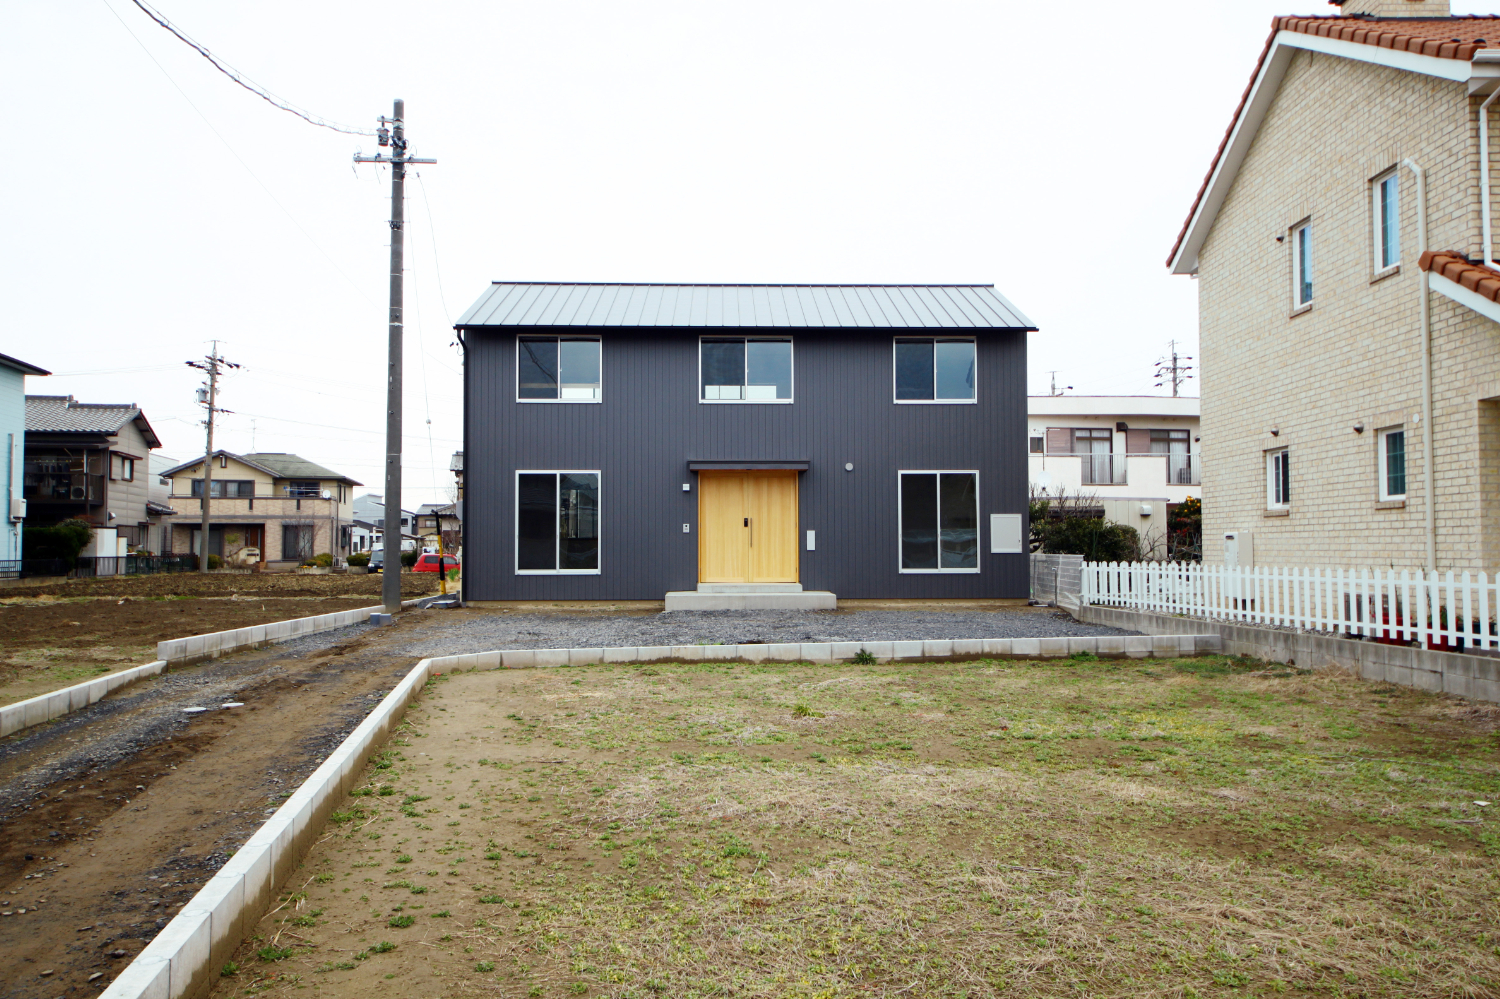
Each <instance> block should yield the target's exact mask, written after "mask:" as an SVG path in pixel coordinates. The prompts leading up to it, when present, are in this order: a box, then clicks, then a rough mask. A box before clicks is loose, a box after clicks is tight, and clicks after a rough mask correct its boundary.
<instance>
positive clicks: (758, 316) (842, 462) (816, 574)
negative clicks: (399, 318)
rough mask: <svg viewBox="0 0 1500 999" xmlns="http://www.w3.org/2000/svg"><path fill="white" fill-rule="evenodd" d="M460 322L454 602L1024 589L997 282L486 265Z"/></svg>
mask: <svg viewBox="0 0 1500 999" xmlns="http://www.w3.org/2000/svg"><path fill="white" fill-rule="evenodd" d="M457 326H458V329H459V331H460V335H461V337H462V339H463V342H464V344H465V357H466V362H465V364H464V393H465V421H464V454H465V456H466V461H465V465H467V464H468V462H467V456H468V455H473V456H474V461H473V464H474V468H472V469H468V468H467V467H466V468H465V477H466V478H467V477H468V473H469V472H471V471H472V472H473V481H472V482H466V484H465V504H464V548H465V567H464V568H465V572H464V598H465V600H476V601H486V600H558V599H563V600H618V599H656V600H660V599H662V598H663V596H664V595H666V594H671V596H670V597H669V598H668V601H667V606H668V607H669V608H673V607H689V606H714V605H715V602H716V601H718V602H719V603H720V605H722V604H724V603H732V604H735V605H738V606H746V605H749V606H767V605H772V606H828V605H829V604H830V603H831V602H832V600H833V599H834V597H833V595H834V594H836V595H837V596H839V597H851V598H856V597H859V598H863V597H873V598H883V597H889V598H915V599H922V598H945V599H951V598H984V597H991V598H993V597H1009V598H1017V597H1025V596H1027V594H1028V575H1027V556H1026V554H1025V545H1024V543H1023V539H1024V537H1025V530H1026V525H1025V517H1026V499H1027V484H1026V448H1025V441H1024V437H1023V429H1024V427H1025V426H1026V333H1027V331H1030V330H1034V329H1035V327H1034V326H1033V325H1032V324H1031V322H1030V321H1029V320H1028V319H1026V317H1025V316H1023V315H1021V314H1020V313H1019V312H1018V311H1016V309H1015V308H1014V307H1013V306H1011V305H1010V303H1008V302H1007V301H1006V300H1005V299H1004V298H1003V297H1002V296H1000V295H999V294H997V293H996V291H995V290H994V288H993V287H991V286H988V285H963V286H956V285H948V286H910V285H906V286H872V285H858V286H855V285H844V286H835V285H800V286H790V285H606V284H499V283H497V284H495V285H493V286H492V287H491V288H490V289H489V290H488V291H487V292H486V293H485V294H484V295H483V296H482V297H481V298H480V299H479V301H478V302H477V303H476V304H475V305H474V306H473V307H472V308H470V309H469V310H468V312H466V313H465V314H464V316H463V318H462V319H460V320H459V322H458V324H457ZM695 588H696V592H695ZM804 588H805V589H804ZM813 591H816V592H813ZM799 594H800V595H799ZM700 598H701V599H700Z"/></svg>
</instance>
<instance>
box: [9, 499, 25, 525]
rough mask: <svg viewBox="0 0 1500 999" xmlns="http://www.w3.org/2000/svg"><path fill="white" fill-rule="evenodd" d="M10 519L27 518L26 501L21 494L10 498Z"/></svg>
mask: <svg viewBox="0 0 1500 999" xmlns="http://www.w3.org/2000/svg"><path fill="white" fill-rule="evenodd" d="M10 519H11V520H12V521H18V520H25V519H26V501H25V500H24V499H22V498H21V497H19V496H12V497H11V498H10Z"/></svg>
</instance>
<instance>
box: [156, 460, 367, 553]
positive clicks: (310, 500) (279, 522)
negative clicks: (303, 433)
mask: <svg viewBox="0 0 1500 999" xmlns="http://www.w3.org/2000/svg"><path fill="white" fill-rule="evenodd" d="M162 476H163V477H164V478H167V479H169V480H171V483H172V492H171V496H170V500H171V503H172V505H173V506H174V507H175V508H176V509H177V511H178V513H177V515H176V516H173V517H171V518H169V519H168V522H169V523H170V524H171V528H172V530H171V548H170V549H169V550H170V551H173V552H187V553H197V552H198V550H199V546H198V538H199V535H200V534H201V532H202V523H203V478H204V476H203V459H202V458H197V459H194V460H193V461H189V462H184V463H183V464H181V465H177V466H176V467H174V468H169V469H167V470H166V471H165V472H163V473H162ZM361 484H362V483H359V482H356V481H354V480H353V479H351V478H349V477H348V476H347V475H340V474H339V473H338V472H335V471H332V470H330V469H327V468H324V467H323V466H322V465H317V464H314V463H313V462H310V461H308V460H307V459H305V458H299V457H298V456H297V455H295V454H264V453H262V454H232V453H230V452H228V451H215V452H214V454H213V476H212V481H211V483H210V485H209V526H208V551H209V554H210V555H218V556H220V557H221V558H224V559H226V560H229V561H235V560H236V556H237V555H239V553H240V551H241V550H242V549H245V548H255V549H258V550H259V551H260V559H261V561H263V562H266V563H268V564H269V565H271V566H272V567H275V568H284V567H287V566H291V565H296V564H297V563H299V562H301V561H302V560H304V559H308V558H312V557H313V556H315V555H321V554H324V553H328V554H331V555H333V557H334V560H335V561H338V560H341V559H344V558H346V557H348V555H349V551H350V535H351V533H352V532H351V527H352V522H353V520H354V509H353V506H354V487H355V486H358V485H361ZM243 558H244V556H240V559H241V560H242V559H243Z"/></svg>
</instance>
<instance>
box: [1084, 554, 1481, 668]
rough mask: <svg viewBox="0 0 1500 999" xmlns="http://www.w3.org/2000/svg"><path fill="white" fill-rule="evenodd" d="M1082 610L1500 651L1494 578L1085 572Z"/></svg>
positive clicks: (1200, 569) (1166, 565)
mask: <svg viewBox="0 0 1500 999" xmlns="http://www.w3.org/2000/svg"><path fill="white" fill-rule="evenodd" d="M1082 602H1083V603H1085V604H1095V605H1098V606H1101V607H1123V608H1128V609H1131V610H1141V611H1155V612H1158V613H1162V614H1180V615H1183V616H1186V617H1199V618H1208V619H1210V620H1215V621H1238V622H1243V623H1245V624H1261V625H1272V626H1278V627H1285V628H1296V629H1299V630H1301V631H1311V632H1321V633H1324V634H1334V635H1347V636H1356V637H1361V638H1373V639H1376V640H1378V641H1385V642H1392V643H1400V644H1406V643H1409V642H1420V643H1422V644H1423V645H1425V646H1426V647H1427V648H1430V649H1446V650H1450V651H1457V650H1459V649H1496V648H1500V629H1497V627H1496V618H1497V615H1500V576H1497V577H1496V578H1494V579H1491V578H1490V577H1489V576H1488V575H1487V574H1485V573H1483V572H1481V573H1479V574H1478V577H1477V578H1475V577H1474V576H1472V575H1470V574H1469V573H1467V572H1464V573H1460V574H1459V575H1457V576H1455V575H1454V574H1453V573H1452V572H1448V573H1437V572H1430V573H1423V572H1421V571H1415V572H1413V571H1411V570H1407V569H1402V570H1400V571H1399V572H1398V571H1396V570H1392V569H1338V568H1290V569H1288V568H1271V567H1264V566H1255V567H1243V568H1242V567H1230V566H1222V565H1200V564H1197V563H1193V562H1133V563H1126V562H1085V563H1084V564H1083V594H1082Z"/></svg>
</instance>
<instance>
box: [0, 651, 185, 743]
mask: <svg viewBox="0 0 1500 999" xmlns="http://www.w3.org/2000/svg"><path fill="white" fill-rule="evenodd" d="M166 668H167V664H166V663H165V662H163V661H161V660H158V661H156V662H154V663H147V664H146V665H144V666H132V667H131V668H130V669H122V670H120V671H118V672H116V673H108V674H106V675H104V676H101V677H98V678H97V679H94V680H85V681H84V682H83V683H75V684H74V685H73V686H71V687H64V688H63V689H61V690H54V691H51V692H50V693H46V694H38V695H37V696H36V697H29V698H27V699H26V700H24V701H17V702H16V703H14V704H7V705H5V707H3V708H0V738H4V737H5V736H7V735H10V734H11V733H12V732H19V731H21V729H23V728H30V727H31V726H33V725H40V724H41V723H42V722H49V721H51V720H52V719H54V718H61V717H62V716H63V715H65V714H68V713H69V712H72V711H77V710H78V709H79V708H86V707H88V706H89V705H90V704H93V703H94V702H95V701H98V700H101V699H103V697H104V696H105V695H106V694H111V693H114V692H115V691H116V690H119V689H120V688H121V687H128V686H129V685H130V684H132V683H135V681H137V680H139V679H141V678H142V677H147V676H156V675H157V674H159V673H161V672H162V670H164V669H166Z"/></svg>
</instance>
